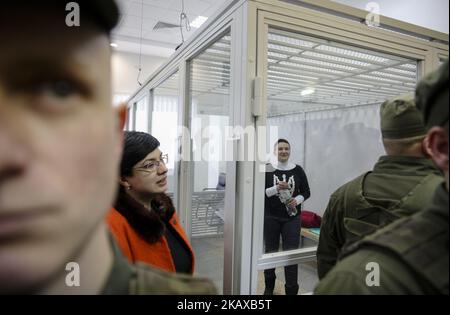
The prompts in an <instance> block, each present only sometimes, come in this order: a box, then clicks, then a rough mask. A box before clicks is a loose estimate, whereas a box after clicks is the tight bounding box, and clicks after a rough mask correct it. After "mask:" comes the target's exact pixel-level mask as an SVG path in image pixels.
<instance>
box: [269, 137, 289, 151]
mask: <svg viewBox="0 0 450 315" xmlns="http://www.w3.org/2000/svg"><path fill="white" fill-rule="evenodd" d="M280 143H287V144H288V145H289V148H290V147H291V144H290V143H289V141H287V140H286V139H278V141H277V142H275V145H274V146H273V148H274V149H275V148H276V147H277V146H278V145H279V144H280Z"/></svg>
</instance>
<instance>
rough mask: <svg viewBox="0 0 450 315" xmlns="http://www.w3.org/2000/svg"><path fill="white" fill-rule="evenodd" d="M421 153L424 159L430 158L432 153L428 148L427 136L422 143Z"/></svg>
mask: <svg viewBox="0 0 450 315" xmlns="http://www.w3.org/2000/svg"><path fill="white" fill-rule="evenodd" d="M422 153H423V155H424V156H425V157H426V158H431V155H432V151H431V148H430V140H429V138H428V135H427V136H426V137H425V138H424V139H423V141H422Z"/></svg>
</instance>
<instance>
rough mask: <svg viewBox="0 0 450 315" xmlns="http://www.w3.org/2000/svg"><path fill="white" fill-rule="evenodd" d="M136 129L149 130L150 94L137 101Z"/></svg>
mask: <svg viewBox="0 0 450 315" xmlns="http://www.w3.org/2000/svg"><path fill="white" fill-rule="evenodd" d="M134 130H135V131H142V132H148V96H144V97H143V98H141V99H140V100H139V101H138V102H137V103H136V121H135V128H134Z"/></svg>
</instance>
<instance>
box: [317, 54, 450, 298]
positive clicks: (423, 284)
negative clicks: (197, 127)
mask: <svg viewBox="0 0 450 315" xmlns="http://www.w3.org/2000/svg"><path fill="white" fill-rule="evenodd" d="M448 72H449V69H448V61H447V62H446V63H445V64H444V65H443V66H442V67H441V68H440V69H439V70H438V71H436V72H434V73H432V74H430V75H429V76H427V77H426V78H425V79H424V80H423V81H421V83H420V84H419V85H418V87H417V91H416V94H417V95H416V102H417V105H418V107H419V108H420V109H421V111H422V112H423V114H424V121H425V123H426V126H427V128H431V127H432V126H443V125H444V124H446V123H447V124H448V102H449V94H448V92H449V89H448V84H449V78H448ZM447 184H448V183H447ZM448 244H449V212H448V190H447V188H446V187H445V186H444V185H441V186H439V187H438V189H437V190H436V192H435V195H434V200H433V203H432V204H431V205H429V206H428V207H427V208H426V209H425V210H423V211H420V212H418V213H416V214H415V215H413V216H410V217H406V218H403V219H400V220H397V221H396V222H394V223H392V224H390V225H388V226H386V227H384V228H382V229H381V230H379V231H377V232H376V233H374V234H373V235H371V236H368V237H365V238H364V239H362V240H361V241H359V242H357V243H354V244H353V245H351V246H349V247H348V248H347V249H346V250H344V254H343V257H344V259H343V260H342V261H340V262H339V263H338V264H337V265H336V267H335V268H334V269H333V270H331V271H330V273H329V274H328V275H327V276H326V277H325V278H324V279H323V280H322V281H321V282H320V283H319V285H318V287H317V288H316V290H315V293H316V294H447V295H448V294H449V247H448ZM369 263H376V264H378V266H379V283H376V285H373V284H374V283H370V281H369V283H368V282H367V280H368V277H369V276H373V274H372V275H370V273H371V272H372V271H373V270H375V269H371V268H372V267H373V265H371V266H372V267H369V268H368V269H366V268H367V267H368V266H370V265H368V264H369ZM369 280H370V279H369Z"/></svg>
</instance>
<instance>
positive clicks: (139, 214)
mask: <svg viewBox="0 0 450 315" xmlns="http://www.w3.org/2000/svg"><path fill="white" fill-rule="evenodd" d="M114 208H115V209H116V210H117V211H118V212H119V213H120V214H121V215H123V216H124V217H125V219H126V220H127V221H128V223H129V224H130V225H131V227H132V228H133V229H134V230H135V231H136V232H137V233H138V234H139V235H140V236H141V237H143V238H144V239H145V240H146V241H147V242H149V243H151V244H152V243H156V242H157V241H158V240H159V239H160V238H161V237H162V236H163V235H164V233H165V231H166V224H168V222H169V220H170V219H171V218H172V217H173V214H174V213H175V207H174V206H173V203H172V200H171V199H170V198H169V197H168V196H167V195H166V194H156V195H155V196H154V198H152V202H151V210H149V209H147V208H146V207H144V206H143V205H142V204H140V203H139V202H138V201H136V200H135V199H134V198H132V197H131V196H129V195H128V194H127V193H126V192H125V190H124V189H123V188H122V187H121V188H120V189H119V193H118V196H117V199H116V203H115V205H114Z"/></svg>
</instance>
